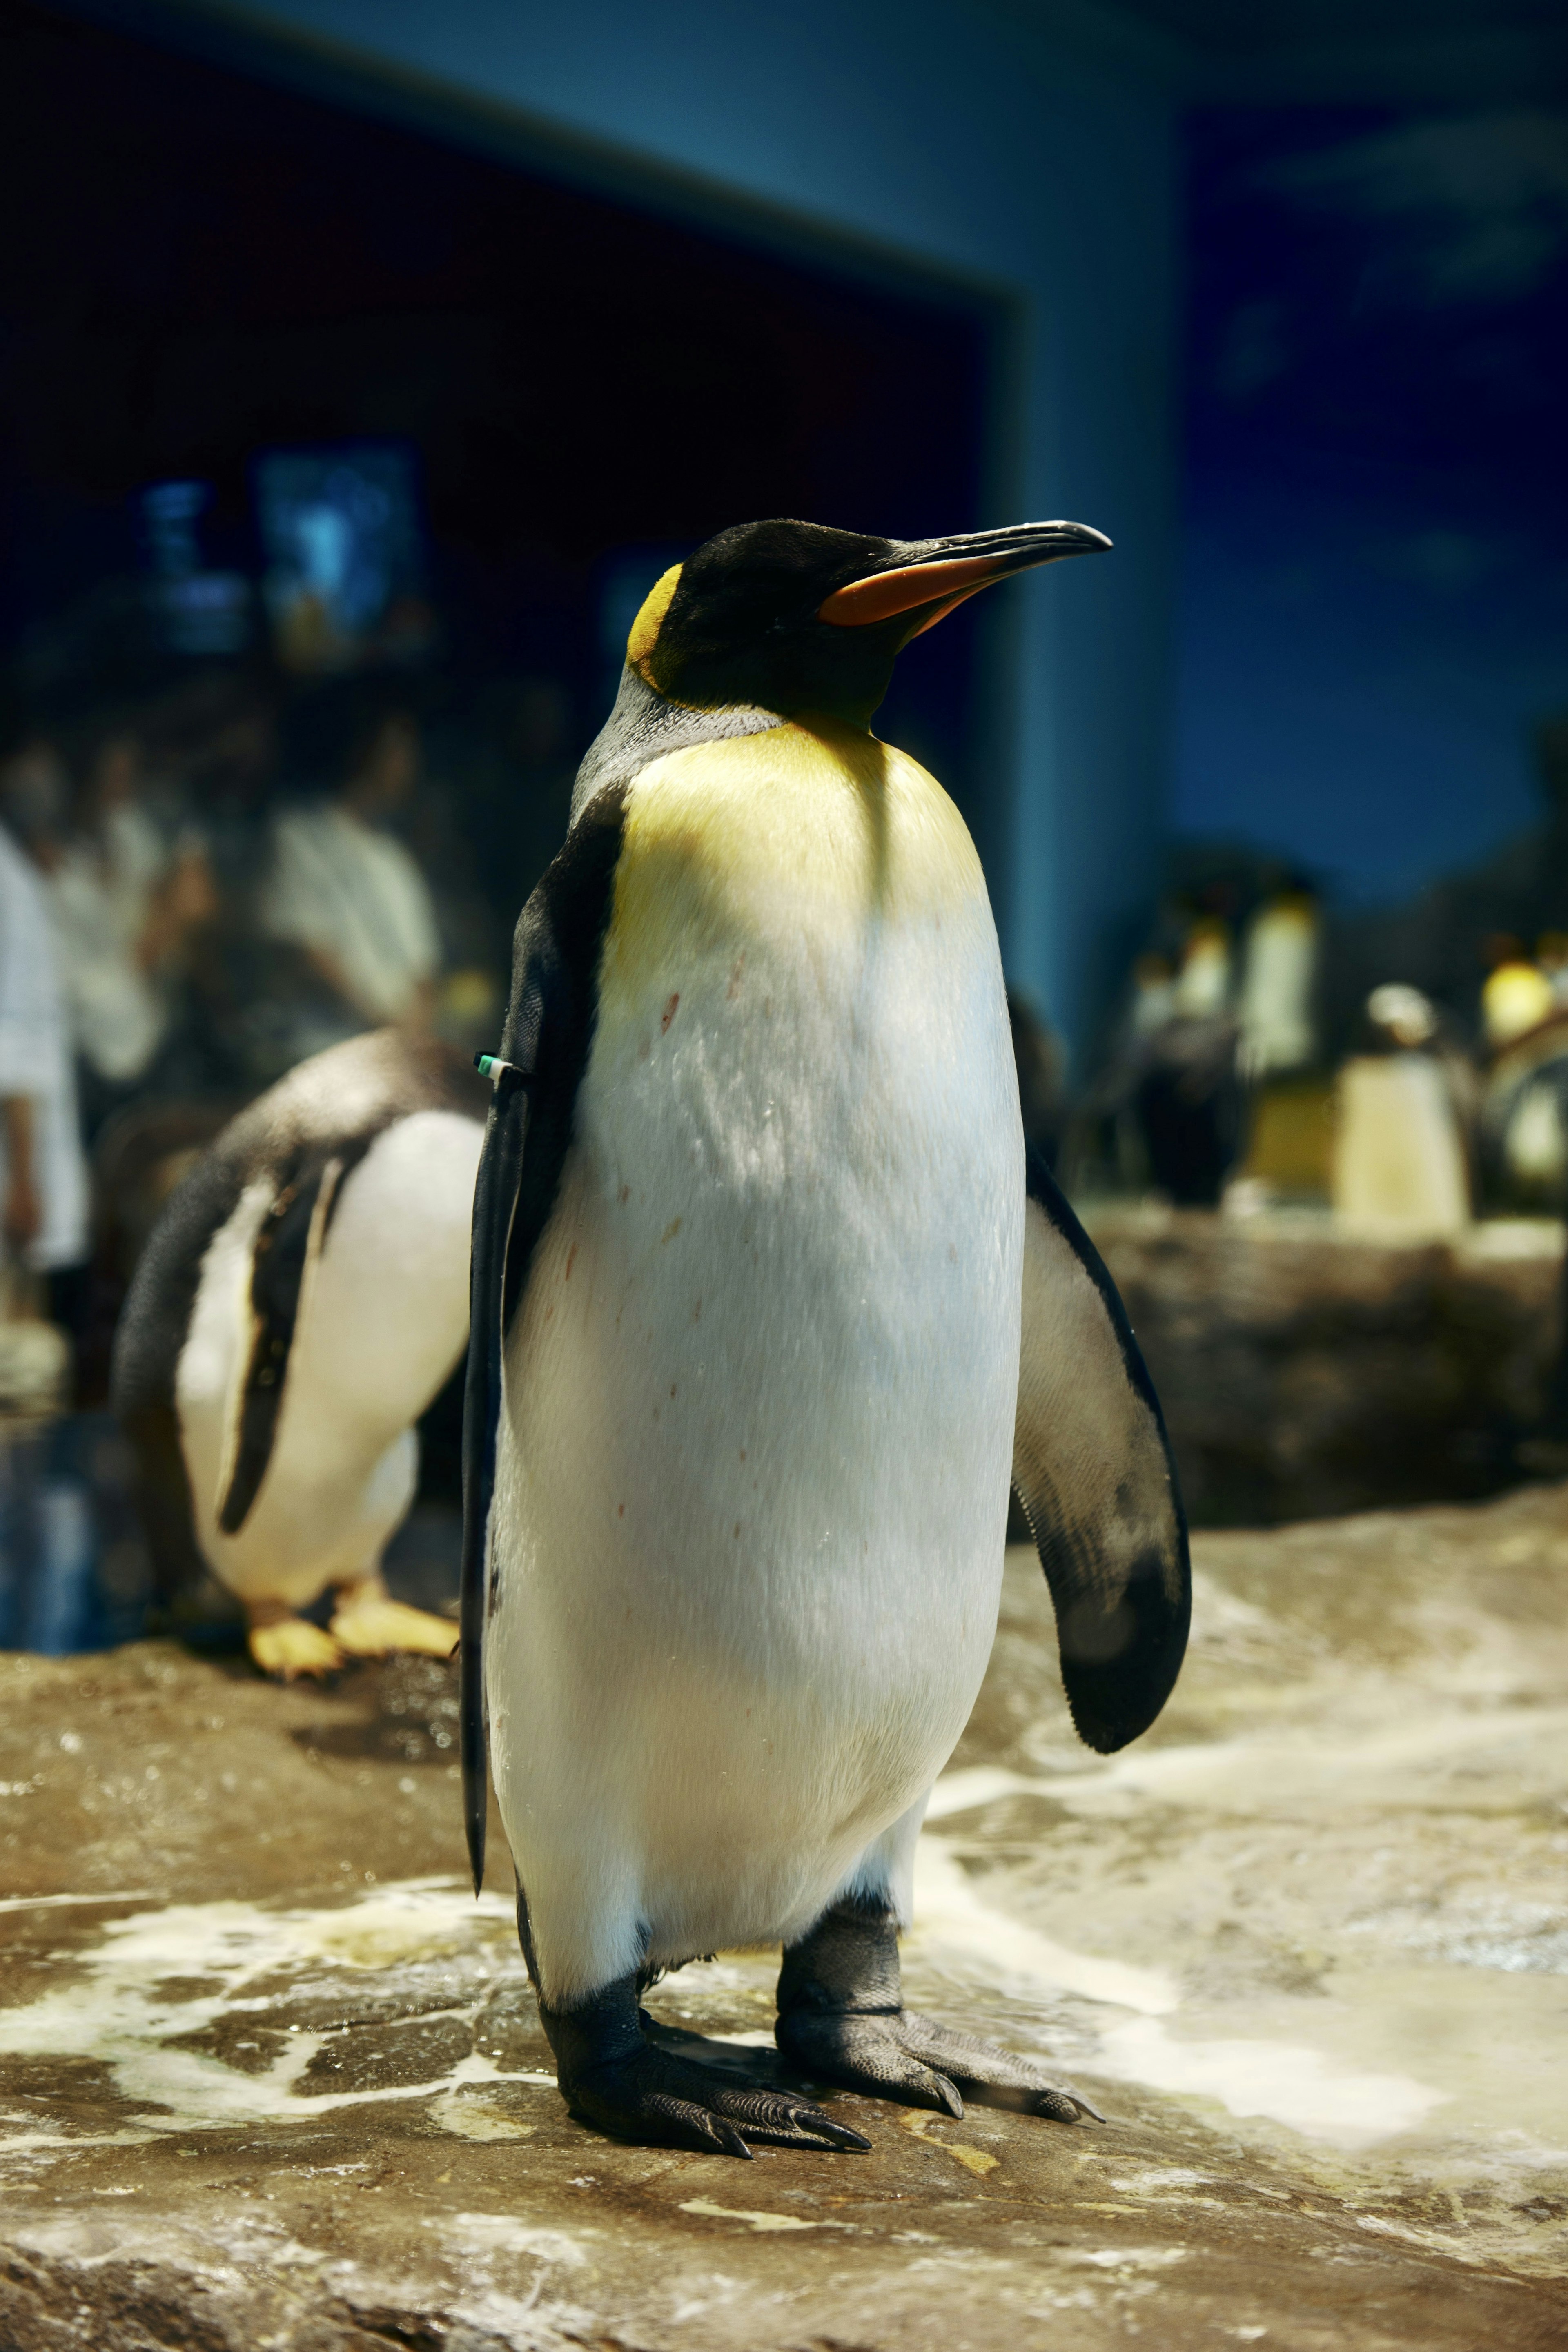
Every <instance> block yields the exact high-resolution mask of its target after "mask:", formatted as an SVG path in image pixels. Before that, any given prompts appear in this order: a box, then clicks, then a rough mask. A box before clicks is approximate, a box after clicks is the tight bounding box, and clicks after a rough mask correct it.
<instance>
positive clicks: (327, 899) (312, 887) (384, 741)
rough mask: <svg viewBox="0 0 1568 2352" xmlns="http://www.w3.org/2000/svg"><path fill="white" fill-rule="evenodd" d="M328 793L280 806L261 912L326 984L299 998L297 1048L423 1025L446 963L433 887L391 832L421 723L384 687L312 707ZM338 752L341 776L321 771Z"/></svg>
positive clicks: (417, 753)
mask: <svg viewBox="0 0 1568 2352" xmlns="http://www.w3.org/2000/svg"><path fill="white" fill-rule="evenodd" d="M310 721H311V724H310V733H311V735H312V736H313V737H314V744H313V750H314V755H315V756H314V758H313V759H311V760H310V765H311V766H312V767H313V768H314V769H315V772H316V777H317V779H318V780H319V781H320V782H325V784H326V792H325V797H323V798H322V799H321V800H320V801H318V802H317V803H315V804H313V805H307V806H303V807H296V808H294V809H291V810H289V812H287V813H286V814H283V815H282V816H280V817H279V819H278V821H277V824H276V825H275V828H274V834H273V854H272V866H271V872H270V876H269V878H268V884H267V887H266V889H265V892H264V894H263V898H262V902H261V908H260V920H261V925H262V928H263V929H264V930H265V931H266V932H267V933H268V936H269V937H271V938H272V939H274V940H280V941H283V942H286V943H289V944H291V945H293V946H295V947H297V948H298V949H299V950H300V951H301V952H302V954H303V956H304V958H305V959H306V961H307V962H308V963H309V965H310V968H311V971H313V973H314V975H315V978H316V980H317V982H319V983H320V988H321V992H323V993H322V995H321V999H320V1001H319V1002H318V1003H317V1004H316V1005H315V1006H314V1007H310V1008H307V1007H304V1006H301V1007H300V1024H299V1027H298V1032H297V1034H296V1037H295V1040H294V1044H295V1049H296V1055H297V1057H301V1058H302V1056H303V1055H305V1054H309V1053H317V1052H319V1051H320V1050H321V1048H322V1047H323V1046H325V1045H332V1044H335V1043H337V1042H338V1041H339V1040H340V1039H341V1038H343V1037H348V1036H353V1034H355V1033H356V1032H358V1031H360V1030H363V1029H372V1028H379V1027H381V1026H383V1025H384V1024H397V1025H398V1026H400V1027H403V1028H407V1029H416V1030H417V1029H427V1028H429V1026H430V1025H431V1016H432V1010H433V1004H434V997H435V986H436V982H437V975H438V973H439V970H440V963H441V944H440V935H439V931H438V929H437V920H436V909H435V906H434V903H433V901H432V898H431V893H430V890H429V887H428V885H427V884H426V880H425V877H424V875H423V874H422V873H421V871H420V869H419V866H418V864H417V862H416V859H415V858H414V857H413V856H412V855H411V853H410V852H409V850H408V849H407V847H406V846H405V844H404V843H403V842H402V841H400V840H398V839H397V837H396V836H395V834H394V833H393V832H392V831H391V829H390V828H391V825H392V822H393V820H394V819H395V817H396V816H397V814H399V812H400V811H402V810H404V809H405V808H406V807H407V804H408V803H409V801H410V800H411V798H412V796H413V793H414V790H415V786H416V783H417V782H418V779H419V772H420V766H421V760H422V748H423V747H422V743H421V738H420V730H419V722H418V720H417V719H416V717H415V715H414V713H413V712H412V711H411V710H410V709H407V708H406V706H405V705H403V704H401V703H398V702H395V701H389V700H386V699H384V698H381V697H378V696H376V697H372V696H364V695H363V694H356V695H354V696H353V698H351V699H350V700H348V701H347V702H346V703H340V702H338V701H337V698H335V697H334V698H331V701H329V702H328V703H327V704H326V706H325V707H324V708H320V707H319V708H318V709H317V710H316V711H314V712H312V713H311V714H310ZM324 761H330V762H331V768H333V769H335V771H336V772H335V775H330V772H329V776H323V775H322V773H321V770H322V765H323V763H324Z"/></svg>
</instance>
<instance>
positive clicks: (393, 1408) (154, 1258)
mask: <svg viewBox="0 0 1568 2352" xmlns="http://www.w3.org/2000/svg"><path fill="white" fill-rule="evenodd" d="M484 1111H485V1088H484V1087H483V1084H482V1082H481V1081H480V1080H479V1078H477V1077H476V1076H475V1075H474V1073H473V1072H472V1071H470V1070H468V1069H467V1068H466V1067H464V1066H463V1065H462V1064H461V1062H460V1061H459V1060H458V1057H457V1056H456V1055H453V1054H451V1053H450V1052H449V1051H448V1050H447V1048H446V1047H444V1046H442V1045H437V1044H435V1043H433V1042H428V1041H419V1040H415V1039H411V1038H409V1037H407V1036H405V1035H403V1034H399V1033H398V1032H396V1031H395V1030H381V1031H377V1032H376V1033H374V1034H372V1035H369V1036H363V1037H353V1038H350V1039H349V1040H348V1041H347V1042H346V1043H345V1044H343V1045H334V1046H332V1047H331V1048H330V1049H329V1050H328V1051H327V1052H326V1053H323V1054H317V1055H314V1056H313V1057H312V1058H311V1059H310V1061H308V1062H302V1063H301V1064H300V1066H299V1067H298V1068H297V1069H294V1070H292V1071H290V1072H289V1076H287V1077H285V1078H283V1079H282V1080H281V1081H280V1082H279V1084H278V1085H277V1086H275V1087H272V1088H271V1090H270V1091H269V1092H268V1093H267V1094H265V1095H263V1096H262V1097H261V1098H260V1100H259V1101H258V1102H255V1103H253V1104H251V1106H250V1108H248V1109H247V1110H245V1111H243V1112H242V1113H241V1114H240V1115H239V1117H238V1118H236V1119H234V1120H233V1121H232V1122H231V1123H230V1125H229V1126H228V1127H227V1128H226V1129H225V1130H224V1132H223V1133H222V1134H221V1135H220V1136H219V1137H218V1139H217V1140H216V1143H215V1144H213V1146H212V1147H211V1149H210V1150H207V1151H206V1152H205V1153H204V1154H203V1156H202V1158H201V1160H198V1162H197V1163H196V1165H195V1167H194V1168H193V1169H192V1171H191V1172H190V1174H189V1175H188V1176H187V1177H186V1178H185V1179H184V1182H183V1183H181V1184H180V1185H179V1187H178V1188H177V1190H176V1191H175V1192H174V1193H173V1195H172V1196H171V1198H170V1200H169V1203H168V1206H167V1207H166V1209H165V1210H164V1212H163V1216H162V1218H161V1219H160V1221H159V1223H158V1224H157V1226H156V1228H155V1229H154V1231H153V1235H152V1238H151V1240H150V1241H149V1243H148V1244H147V1248H146V1250H145V1252H144V1253H143V1255H142V1260H141V1263H140V1265H138V1267H137V1270H136V1275H135V1278H134V1280H133V1281H132V1286H131V1290H130V1294H129V1296H128V1297H127V1299H126V1302H125V1309H124V1313H123V1316H122V1318H121V1324H120V1328H119V1331H118V1332H117V1334H116V1338H115V1348H114V1365H113V1376H112V1398H113V1403H114V1408H115V1411H116V1412H117V1413H118V1414H119V1416H120V1419H121V1423H122V1425H123V1427H124V1429H125V1431H126V1433H127V1435H128V1436H129V1437H130V1439H131V1441H132V1446H133V1447H134V1449H135V1452H136V1455H137V1463H138V1472H139V1485H140V1488H141V1495H142V1515H143V1518H144V1521H145V1524H146V1528H147V1533H148V1538H149V1541H150V1543H151V1546H152V1549H153V1564H154V1569H155V1570H156V1574H157V1580H158V1583H159V1585H160V1587H161V1589H162V1590H163V1591H165V1592H173V1591H178V1590H179V1589H180V1588H182V1587H183V1586H184V1585H185V1584H187V1583H188V1582H189V1581H190V1580H191V1579H192V1578H193V1577H194V1576H195V1575H198V1574H199V1572H200V1568H201V1565H202V1563H204V1562H205V1565H206V1566H207V1567H208V1568H210V1569H211V1570H212V1571H213V1573H214V1574H215V1575H216V1578H217V1579H218V1580H219V1582H220V1583H222V1584H224V1585H226V1587H227V1588H228V1590H229V1591H231V1592H232V1593H233V1594H234V1595H235V1596H236V1598H237V1600H238V1601H240V1603H241V1605H242V1607H243V1609H244V1611H245V1615H246V1620H247V1626H248V1638H249V1643H250V1654H251V1655H252V1657H253V1658H254V1659H255V1661H256V1663H257V1664H258V1666H260V1667H261V1668H262V1670H263V1671H264V1672H265V1673H268V1674H274V1675H282V1676H283V1677H284V1679H285V1680H289V1679H292V1677H293V1676H295V1675H301V1674H325V1673H328V1672H330V1671H331V1669H332V1668H333V1667H334V1666H338V1665H341V1664H342V1659H343V1654H344V1653H345V1652H346V1653H350V1654H353V1655H355V1656H361V1657H370V1656H380V1655H382V1654H384V1652H386V1651H388V1650H424V1651H428V1652H431V1653H433V1654H436V1655H438V1656H443V1657H444V1656H446V1655H447V1654H449V1652H450V1651H451V1649H452V1647H453V1643H454V1639H455V1635H454V1629H453V1628H452V1626H451V1625H450V1624H449V1623H447V1622H446V1620H445V1619H443V1618H439V1617H435V1616H431V1615H429V1614H427V1613H426V1612H424V1611H423V1610H418V1609H410V1608H407V1607H405V1606H404V1605H403V1604H402V1603H401V1602H398V1601H392V1600H390V1599H389V1598H388V1597H387V1593H386V1589H385V1586H384V1583H383V1582H382V1579H381V1572H380V1562H381V1555H382V1551H383V1549H384V1546H385V1543H386V1540H387V1538H388V1537H389V1536H390V1535H391V1534H392V1531H393V1529H394V1528H395V1527H396V1526H397V1524H398V1522H399V1521H400V1520H401V1519H402V1517H403V1516H404V1513H405V1511H406V1510H407V1508H408V1506H409V1503H410V1502H411V1501H412V1499H413V1496H414V1487H415V1481H416V1475H417V1469H418V1438H417V1433H416V1430H415V1428H414V1423H415V1422H416V1420H417V1419H418V1416H419V1415H420V1413H421V1412H424V1410H425V1407H426V1405H427V1404H428V1403H429V1402H430V1401H431V1399H432V1398H433V1397H434V1396H435V1394H436V1392H437V1390H438V1389H439V1388H440V1387H441V1385H442V1383H443V1381H446V1380H447V1377H448V1376H449V1374H450V1373H451V1371H452V1370H453V1368H454V1366H455V1365H456V1364H457V1363H458V1360H459V1358H460V1357H461V1355H462V1352H463V1344H464V1340H465V1339H466V1337H467V1333H468V1228H469V1223H470V1218H471V1215H472V1207H473V1191H474V1171H475V1169H476V1167H477V1166H478V1163H479V1147H480V1144H481V1141H482V1139H483V1118H484ZM329 1585H330V1586H331V1587H332V1588H333V1590H334V1591H335V1593H336V1596H337V1599H336V1610H335V1613H334V1615H333V1617H332V1620H331V1632H330V1633H323V1632H322V1631H321V1628H320V1627H319V1626H316V1625H312V1624H311V1623H310V1622H308V1621H307V1620H306V1619H304V1618H302V1617H300V1615H299V1614H298V1613H297V1612H299V1611H300V1610H301V1609H303V1608H306V1607H308V1606H309V1605H310V1602H311V1601H314V1600H316V1598H317V1597H318V1596H319V1595H320V1594H321V1592H323V1591H325V1590H326V1589H327V1587H328V1586H329Z"/></svg>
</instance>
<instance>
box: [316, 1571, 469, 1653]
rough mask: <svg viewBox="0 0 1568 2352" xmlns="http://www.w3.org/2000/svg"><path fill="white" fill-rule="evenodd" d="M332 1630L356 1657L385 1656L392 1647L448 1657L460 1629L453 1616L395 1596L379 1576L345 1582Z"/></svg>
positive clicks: (337, 1638)
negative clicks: (389, 1592)
mask: <svg viewBox="0 0 1568 2352" xmlns="http://www.w3.org/2000/svg"><path fill="white" fill-rule="evenodd" d="M331 1634H332V1639H333V1641H334V1642H336V1643H338V1645H339V1647H340V1648H341V1649H343V1650H346V1651H347V1652H348V1654H349V1655H350V1656H351V1657H354V1658H384V1657H385V1656H386V1655H387V1654H388V1653H389V1652H390V1651H393V1650H412V1651H416V1652H418V1653H419V1654H421V1655H423V1656H425V1657H430V1658H449V1657H450V1656H451V1654H452V1652H453V1651H454V1650H455V1649H456V1648H457V1646H458V1629H457V1627H456V1625H454V1624H453V1623H452V1622H451V1620H450V1618H447V1617H437V1616H434V1615H432V1613H431V1612H430V1611H429V1610H427V1609H411V1608H410V1607H409V1606H408V1604H407V1602H406V1601H394V1600H392V1599H391V1598H390V1597H389V1595H388V1593H387V1591H386V1588H385V1586H384V1584H383V1583H382V1581H381V1579H380V1578H379V1577H374V1578H371V1579H369V1580H366V1581H365V1582H364V1583H363V1584H353V1585H348V1586H345V1587H344V1589H343V1590H342V1591H341V1592H340V1593H339V1595H338V1602H337V1607H336V1609H335V1611H334V1612H333V1615H332V1623H331Z"/></svg>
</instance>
